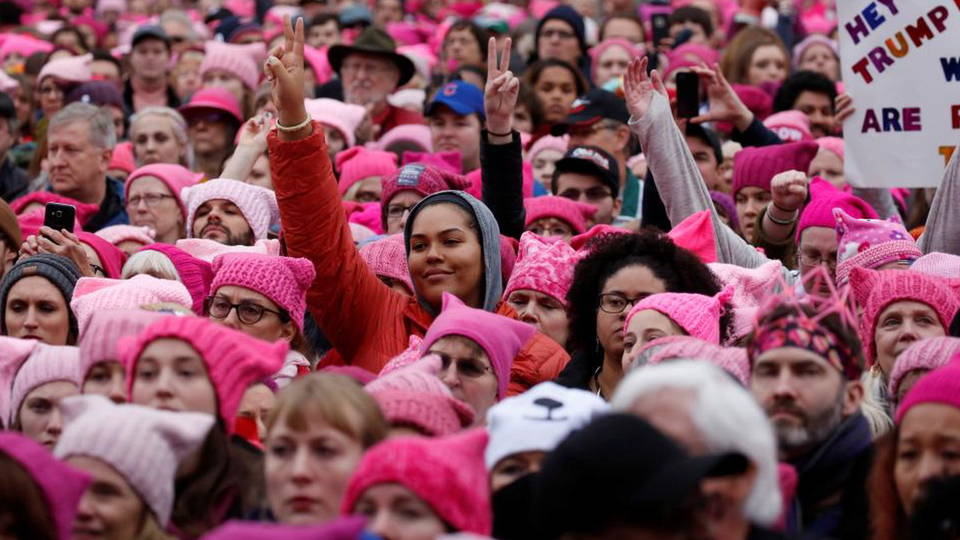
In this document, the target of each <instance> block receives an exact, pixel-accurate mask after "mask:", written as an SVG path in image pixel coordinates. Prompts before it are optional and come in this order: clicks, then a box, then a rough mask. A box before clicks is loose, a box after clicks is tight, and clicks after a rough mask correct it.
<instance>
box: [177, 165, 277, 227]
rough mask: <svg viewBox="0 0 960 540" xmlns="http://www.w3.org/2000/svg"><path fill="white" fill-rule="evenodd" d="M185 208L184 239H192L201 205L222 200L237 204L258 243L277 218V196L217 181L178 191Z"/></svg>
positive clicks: (233, 182)
mask: <svg viewBox="0 0 960 540" xmlns="http://www.w3.org/2000/svg"><path fill="white" fill-rule="evenodd" d="M180 196H181V197H183V202H184V204H185V205H186V206H187V236H188V237H193V220H194V216H195V215H196V213H197V208H200V205H201V204H203V203H205V202H207V201H210V200H214V199H224V200H228V201H230V202H232V203H233V204H235V205H237V208H239V209H240V212H242V213H243V218H244V219H246V220H247V224H248V225H250V229H251V230H252V231H253V235H254V237H255V238H256V239H257V240H262V239H265V238H266V237H267V233H269V232H270V227H271V226H273V225H274V224H276V223H277V221H278V220H279V219H280V210H279V209H278V208H277V196H276V195H274V193H273V191H272V190H269V189H267V188H264V187H260V186H255V185H253V184H247V183H244V182H240V181H239V180H230V179H228V178H217V179H215V180H209V181H207V182H203V183H202V184H197V185H195V186H190V187H186V188H183V190H182V191H181V192H180Z"/></svg>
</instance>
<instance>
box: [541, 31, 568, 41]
mask: <svg viewBox="0 0 960 540" xmlns="http://www.w3.org/2000/svg"><path fill="white" fill-rule="evenodd" d="M540 36H541V37H545V38H547V39H550V38H554V37H558V38H560V39H573V38H575V37H577V35H576V34H574V33H573V32H571V31H569V30H559V29H550V30H544V31H543V32H541V33H540Z"/></svg>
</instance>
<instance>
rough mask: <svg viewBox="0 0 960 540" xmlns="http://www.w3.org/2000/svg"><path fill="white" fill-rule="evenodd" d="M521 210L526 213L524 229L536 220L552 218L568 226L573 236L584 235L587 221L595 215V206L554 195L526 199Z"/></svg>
mask: <svg viewBox="0 0 960 540" xmlns="http://www.w3.org/2000/svg"><path fill="white" fill-rule="evenodd" d="M523 208H524V209H525V210H526V211H527V222H526V223H525V224H524V226H525V227H529V226H530V225H531V224H532V223H533V222H534V221H536V220H538V219H543V218H548V217H552V218H557V219H559V220H561V221H564V222H566V223H567V224H568V225H570V228H571V229H573V234H574V235H577V234H583V233H585V232H586V231H587V220H588V219H591V218H593V215H594V214H596V213H597V207H596V206H593V205H591V204H586V203H582V202H579V201H571V200H570V199H567V198H564V197H557V196H556V195H545V196H543V197H528V198H526V199H524V200H523Z"/></svg>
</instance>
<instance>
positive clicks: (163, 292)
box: [70, 274, 193, 335]
mask: <svg viewBox="0 0 960 540" xmlns="http://www.w3.org/2000/svg"><path fill="white" fill-rule="evenodd" d="M166 303H170V304H178V305H181V306H183V307H184V308H187V309H189V308H190V306H192V305H193V298H192V297H191V296H190V291H188V290H187V288H186V287H185V286H184V285H183V283H180V282H179V281H174V280H172V279H159V278H155V277H153V276H150V275H147V274H137V275H135V276H133V277H132V278H130V279H109V278H95V277H92V278H91V277H85V278H80V280H79V281H77V285H76V286H75V287H74V289H73V299H72V300H70V309H71V310H73V313H74V315H76V317H77V326H78V327H79V330H80V335H83V334H84V333H85V332H86V329H87V325H88V324H89V323H90V318H91V317H93V314H94V313H96V312H98V311H111V310H119V309H122V310H131V309H141V308H142V306H145V305H149V304H166Z"/></svg>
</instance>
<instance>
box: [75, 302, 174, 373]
mask: <svg viewBox="0 0 960 540" xmlns="http://www.w3.org/2000/svg"><path fill="white" fill-rule="evenodd" d="M165 316H166V314H164V313H160V312H157V311H144V310H142V309H125V310H109V311H98V312H95V313H93V315H91V316H90V319H89V320H88V321H87V327H86V330H85V331H84V333H82V334H80V339H79V340H78V341H77V348H78V349H79V362H80V376H81V378H82V379H86V377H87V373H89V372H90V368H91V367H93V365H94V364H97V363H99V362H120V352H119V351H118V350H117V343H118V342H119V341H120V338H122V337H127V336H134V337H135V336H136V335H137V334H139V333H140V332H142V331H143V330H144V329H145V328H146V327H148V326H150V325H151V324H153V323H154V322H156V321H157V320H158V319H160V318H161V317H165Z"/></svg>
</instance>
